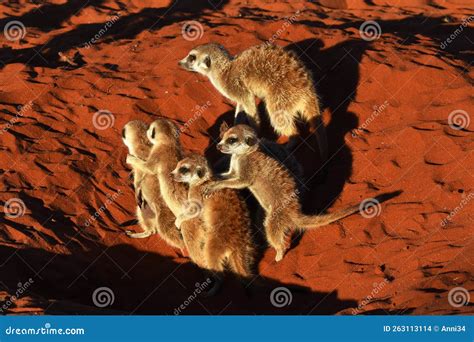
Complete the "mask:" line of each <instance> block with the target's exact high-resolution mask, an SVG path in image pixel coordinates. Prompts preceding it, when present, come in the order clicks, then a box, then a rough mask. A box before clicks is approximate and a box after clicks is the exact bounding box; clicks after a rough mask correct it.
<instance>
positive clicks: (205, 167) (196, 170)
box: [171, 154, 212, 185]
mask: <svg viewBox="0 0 474 342" xmlns="http://www.w3.org/2000/svg"><path fill="white" fill-rule="evenodd" d="M171 174H172V175H173V178H174V180H175V181H176V182H184V183H188V184H190V185H196V184H200V183H202V182H205V181H207V180H209V179H210V178H211V176H212V171H211V167H210V166H209V163H208V162H207V159H206V158H204V157H203V156H201V155H199V154H192V155H190V156H188V157H186V158H184V159H182V160H180V161H179V162H178V165H176V168H175V169H174V170H173V172H171Z"/></svg>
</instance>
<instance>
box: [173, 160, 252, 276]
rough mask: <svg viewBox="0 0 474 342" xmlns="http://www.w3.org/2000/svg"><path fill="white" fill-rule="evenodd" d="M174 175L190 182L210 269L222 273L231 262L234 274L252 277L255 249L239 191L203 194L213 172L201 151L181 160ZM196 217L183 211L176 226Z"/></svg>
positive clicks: (247, 214) (176, 179)
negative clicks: (201, 223)
mask: <svg viewBox="0 0 474 342" xmlns="http://www.w3.org/2000/svg"><path fill="white" fill-rule="evenodd" d="M172 174H173V176H174V179H175V181H177V182H184V183H187V184H188V185H189V193H188V201H189V203H191V204H194V205H195V206H197V207H199V215H200V217H201V218H202V221H203V223H204V229H205V234H206V238H205V240H206V244H205V246H204V258H205V262H206V265H207V267H208V269H210V270H212V271H217V272H223V271H224V269H225V264H228V265H229V266H230V269H231V270H232V271H233V272H234V273H235V274H237V275H239V276H242V277H243V278H249V277H250V276H252V275H253V274H254V272H253V265H254V262H255V255H256V249H255V244H254V242H253V238H252V232H251V222H250V217H249V212H248V209H247V205H246V204H245V202H244V201H243V200H242V199H241V198H240V196H239V195H238V193H237V191H236V190H233V189H222V190H219V191H216V192H214V193H213V194H212V195H211V196H209V197H203V190H204V189H205V188H206V186H207V185H208V184H209V183H210V182H211V181H212V178H213V174H212V170H211V168H210V166H209V164H208V162H207V160H206V158H204V157H203V156H200V155H198V154H193V155H190V156H188V157H186V158H184V159H183V160H181V161H180V162H179V163H178V165H177V166H176V168H175V169H174V171H173V172H172ZM194 217H195V215H192V214H191V215H189V213H183V214H182V215H180V216H179V217H178V218H177V219H176V225H177V226H178V227H179V226H180V225H181V224H182V223H183V222H185V221H186V220H188V219H190V218H194Z"/></svg>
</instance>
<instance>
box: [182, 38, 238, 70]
mask: <svg viewBox="0 0 474 342" xmlns="http://www.w3.org/2000/svg"><path fill="white" fill-rule="evenodd" d="M230 60H231V56H230V54H229V53H228V52H227V50H226V49H225V48H224V47H223V46H222V45H219V44H216V43H209V44H204V45H199V46H197V47H195V48H194V49H192V50H191V51H190V52H189V53H188V55H187V56H186V57H184V58H183V59H182V60H180V61H179V62H178V64H179V65H180V66H181V67H182V68H183V69H185V70H188V71H193V72H198V73H200V74H202V75H205V76H207V75H209V74H210V73H211V72H212V71H213V70H218V69H220V68H221V67H222V66H224V65H225V64H226V63H228V62H229V61H230Z"/></svg>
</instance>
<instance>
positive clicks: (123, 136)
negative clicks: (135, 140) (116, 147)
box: [122, 128, 125, 139]
mask: <svg viewBox="0 0 474 342" xmlns="http://www.w3.org/2000/svg"><path fill="white" fill-rule="evenodd" d="M122 138H124V139H125V128H123V129H122Z"/></svg>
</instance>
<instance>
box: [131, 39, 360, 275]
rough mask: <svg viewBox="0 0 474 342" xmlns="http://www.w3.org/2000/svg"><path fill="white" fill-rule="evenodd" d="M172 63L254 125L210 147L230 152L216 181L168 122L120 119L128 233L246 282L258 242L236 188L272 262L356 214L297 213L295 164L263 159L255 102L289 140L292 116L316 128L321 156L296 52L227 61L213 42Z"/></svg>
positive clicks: (315, 107) (316, 116)
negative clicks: (305, 236)
mask: <svg viewBox="0 0 474 342" xmlns="http://www.w3.org/2000/svg"><path fill="white" fill-rule="evenodd" d="M179 64H180V65H181V66H182V67H183V68H184V69H186V70H190V71H194V72H198V73H200V74H203V75H205V76H207V77H208V78H209V80H210V81H211V83H212V84H213V85H214V86H215V87H216V88H217V89H218V90H219V92H221V93H222V94H223V95H224V96H225V97H227V98H229V99H230V100H232V101H234V102H236V104H237V106H236V110H235V114H236V115H237V114H239V113H240V112H241V111H242V110H243V111H244V112H245V113H246V114H247V115H249V116H250V118H251V119H252V124H251V125H235V126H233V127H230V128H229V127H226V128H224V130H223V132H222V134H221V137H220V138H221V141H220V142H219V143H218V144H217V149H218V150H219V151H220V152H222V153H223V154H228V155H230V156H231V159H230V166H229V169H228V171H227V172H224V173H222V174H217V175H216V174H214V173H213V171H212V168H211V166H210V164H209V162H208V160H207V159H206V158H205V157H204V156H201V155H199V154H195V153H193V154H190V153H187V152H185V151H184V150H183V148H182V146H181V142H180V139H179V132H180V131H179V129H178V126H177V125H176V124H175V123H173V122H172V121H171V120H168V119H165V118H160V119H158V120H155V121H154V122H152V123H151V124H150V125H149V126H148V125H147V124H145V123H144V122H141V121H131V122H129V123H127V124H126V125H125V127H124V129H123V132H122V136H123V141H124V143H125V145H126V146H127V148H128V156H127V159H126V162H127V164H129V165H130V167H131V169H132V172H133V175H134V189H135V197H136V200H137V209H136V213H137V218H138V222H139V225H140V227H141V228H142V230H143V232H141V233H130V232H127V234H128V235H129V236H130V237H132V238H145V237H148V236H150V235H152V234H155V233H156V234H159V235H160V236H161V237H162V238H163V239H164V240H165V241H166V242H167V243H168V244H169V245H170V246H172V247H175V248H178V249H181V250H183V251H184V250H185V251H186V252H187V254H188V255H189V258H190V259H191V260H192V261H193V262H194V263H196V264H197V265H198V266H199V267H201V268H203V269H205V270H208V271H210V272H213V273H215V274H222V272H224V270H226V269H228V270H230V271H231V272H232V273H234V274H236V275H238V276H240V277H242V278H246V279H248V278H251V277H253V276H255V275H256V274H257V273H258V272H256V264H255V263H256V254H257V246H256V243H255V241H254V239H253V232H252V220H251V219H250V215H249V209H248V207H247V205H246V202H245V201H244V200H243V199H242V197H241V195H240V193H239V191H238V190H239V189H244V188H248V189H249V190H250V192H251V194H252V195H253V196H254V197H255V198H256V200H257V201H258V203H259V204H260V206H261V207H262V208H263V211H264V213H265V219H264V223H263V226H264V232H265V236H266V239H267V241H268V244H269V245H270V246H271V247H273V248H274V249H275V251H276V256H275V260H276V261H277V262H278V261H280V260H282V258H283V257H284V255H285V252H286V251H287V249H288V238H289V237H290V236H291V233H292V232H294V231H296V230H306V229H310V228H317V227H321V226H324V225H327V224H329V223H331V222H334V221H337V220H339V219H341V218H344V217H346V216H348V215H351V214H353V213H356V212H357V211H359V205H357V206H351V207H348V208H346V209H343V210H341V211H338V212H335V213H331V214H322V215H305V214H303V213H302V210H301V205H300V198H299V195H300V192H299V191H298V183H297V179H295V174H294V173H293V172H292V170H291V169H292V168H293V167H288V166H287V165H285V164H284V163H283V162H282V161H281V160H279V159H278V158H275V156H274V155H273V154H272V153H268V150H269V146H273V145H269V144H265V143H264V140H262V139H260V138H259V133H258V128H259V124H260V119H259V116H258V113H257V106H256V103H255V97H257V98H260V99H263V100H264V102H265V105H266V108H267V112H268V115H269V118H270V122H271V124H272V126H273V127H274V129H275V131H276V132H277V133H278V134H280V135H285V136H288V137H291V136H295V135H297V134H298V131H297V127H296V122H297V119H298V117H299V118H302V119H303V120H304V121H306V122H308V123H310V124H316V125H317V126H316V127H314V128H315V129H316V131H315V133H316V136H317V138H318V144H319V149H320V154H321V157H322V159H323V160H325V159H326V158H327V142H326V135H325V131H324V126H323V125H322V123H321V120H320V118H321V113H320V109H319V101H318V96H317V95H316V91H315V88H314V84H313V80H312V77H311V75H310V73H309V71H308V70H307V69H306V68H305V67H304V66H303V64H302V62H301V61H300V60H299V59H298V58H297V56H295V55H294V54H292V53H289V52H287V51H286V50H284V49H282V48H279V47H276V46H270V45H261V46H256V47H252V48H250V49H248V50H245V51H244V52H242V53H241V54H239V55H237V56H235V57H232V56H231V55H230V54H229V53H228V52H227V50H226V49H225V48H224V47H222V46H221V45H218V44H214V43H211V44H205V45H201V46H198V47H196V48H194V49H192V50H191V51H190V52H189V53H188V55H187V56H186V57H185V58H184V59H182V60H181V61H180V62H179ZM272 148H273V147H272ZM277 154H278V153H277ZM282 155H284V156H287V155H288V154H285V153H283V154H282ZM294 169H297V168H294ZM183 253H184V252H183Z"/></svg>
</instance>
